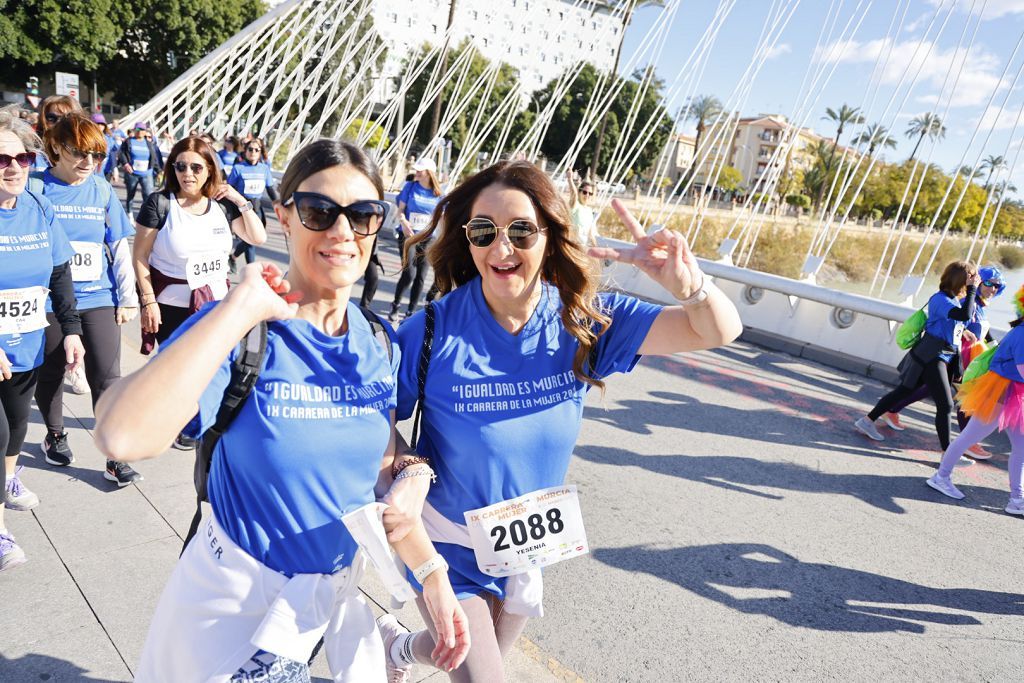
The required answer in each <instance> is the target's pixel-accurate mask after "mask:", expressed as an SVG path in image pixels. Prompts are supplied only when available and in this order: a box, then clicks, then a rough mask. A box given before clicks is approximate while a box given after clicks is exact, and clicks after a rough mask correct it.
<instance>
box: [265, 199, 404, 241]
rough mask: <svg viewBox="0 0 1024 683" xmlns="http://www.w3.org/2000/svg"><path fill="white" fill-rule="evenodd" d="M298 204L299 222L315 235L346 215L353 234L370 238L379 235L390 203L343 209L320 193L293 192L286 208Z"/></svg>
mask: <svg viewBox="0 0 1024 683" xmlns="http://www.w3.org/2000/svg"><path fill="white" fill-rule="evenodd" d="M292 204H294V205H295V212H296V213H297V214H298V215H299V222H300V223H302V224H303V225H304V226H306V227H307V228H308V229H310V230H313V231H314V232H323V231H324V230H328V229H330V227H331V226H332V225H334V224H335V223H336V222H337V220H338V216H340V215H342V214H345V218H347V219H348V224H349V225H350V226H352V232H354V233H356V234H357V235H362V236H364V237H365V236H369V235H375V234H377V231H379V230H380V228H381V226H382V225H383V224H384V219H385V218H386V217H387V215H388V203H387V202H384V201H380V200H378V199H360V200H358V201H354V202H352V203H351V204H349V205H348V206H342V205H341V204H339V203H338V202H336V201H334V200H333V199H331V198H330V197H327V196H325V195H322V194H320V193H318V192H293V193H292V196H291V197H289V198H288V201H286V202H285V203H284V204H283V206H291V205H292Z"/></svg>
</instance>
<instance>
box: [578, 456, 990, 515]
mask: <svg viewBox="0 0 1024 683" xmlns="http://www.w3.org/2000/svg"><path fill="white" fill-rule="evenodd" d="M575 454H576V455H577V456H578V457H580V458H582V459H583V460H587V461H590V462H595V463H600V464H602V465H629V466H633V467H640V468H643V469H645V470H647V471H649V472H654V473H656V474H663V475H669V476H673V477H679V478H681V479H686V480H689V481H693V482H696V483H700V484H707V485H708V486H714V487H716V488H720V489H724V490H726V491H733V492H736V493H744V494H747V495H751V496H755V497H757V498H764V499H767V500H783V499H784V498H785V496H782V495H779V494H778V493H773V492H766V491H763V490H761V489H765V488H767V489H779V490H782V491H796V492H800V493H823V494H831V495H836V496H850V497H852V498H855V499H857V500H860V501H863V502H865V503H867V504H868V505H870V506H872V507H875V508H878V509H880V510H885V511H886V512H892V513H895V514H903V513H905V512H906V510H905V509H904V508H903V506H902V505H900V504H899V502H898V501H899V500H919V501H924V502H932V503H941V504H949V505H958V506H960V507H971V508H993V509H996V510H998V511H1000V512H1001V510H1002V506H1003V505H1005V504H1006V494H1005V493H1004V492H1000V491H996V490H995V489H991V488H987V487H981V486H973V485H969V484H965V485H960V484H958V487H959V488H960V489H961V490H962V491H964V493H966V494H967V500H966V501H959V502H955V501H953V500H951V499H949V498H946V497H944V496H943V495H942V494H940V493H938V492H936V491H933V490H932V489H930V488H929V487H928V486H927V485H926V484H925V477H923V476H891V475H884V474H834V473H830V472H822V471H820V470H818V469H813V468H810V467H805V466H804V465H800V464H798V463H794V462H779V461H772V460H759V459H757V458H747V457H741V456H727V455H716V456H710V455H641V454H638V453H635V452H633V451H629V450H626V449H622V448H611V447H608V446H579V447H578V448H577V449H576V452H575ZM913 462H917V461H913Z"/></svg>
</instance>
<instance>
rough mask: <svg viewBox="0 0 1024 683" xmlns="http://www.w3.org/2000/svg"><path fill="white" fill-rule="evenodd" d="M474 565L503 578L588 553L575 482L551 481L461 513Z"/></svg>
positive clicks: (485, 572) (490, 574)
mask: <svg viewBox="0 0 1024 683" xmlns="http://www.w3.org/2000/svg"><path fill="white" fill-rule="evenodd" d="M464 514H465V517H466V526H467V528H468V529H469V536H470V539H471V540H472V542H473V553H474V554H475V555H476V564H477V567H479V568H480V571H482V572H483V573H484V574H487V575H488V576H495V577H499V578H500V577H504V576H512V575H514V574H522V573H524V572H528V571H530V570H531V569H536V568H538V567H546V566H548V565H550V564H555V563H556V562H561V561H562V560H568V559H571V558H573V557H576V556H578V555H584V554H586V553H588V552H590V548H589V546H588V545H587V533H586V531H585V530H584V529H583V513H582V512H580V499H579V496H578V495H577V494H576V487H575V486H569V485H567V486H553V487H551V488H547V489H540V490H539V491H534V492H532V493H527V494H526V495H525V496H520V497H518V498H513V499H511V500H505V501H502V502H500V503H495V504H494V505H490V506H488V507H484V508H479V509H477V510H469V511H468V512H466V513H464Z"/></svg>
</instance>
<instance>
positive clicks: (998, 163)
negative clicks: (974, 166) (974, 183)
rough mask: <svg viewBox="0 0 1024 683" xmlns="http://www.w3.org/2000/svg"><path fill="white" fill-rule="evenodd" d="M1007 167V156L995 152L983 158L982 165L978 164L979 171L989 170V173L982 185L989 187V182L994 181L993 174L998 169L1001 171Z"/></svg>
mask: <svg viewBox="0 0 1024 683" xmlns="http://www.w3.org/2000/svg"><path fill="white" fill-rule="evenodd" d="M1006 167H1007V163H1006V157H1004V156H1002V155H1000V156H996V155H995V154H989V155H988V156H987V157H985V158H984V159H982V160H981V165H980V166H978V170H979V171H985V170H987V171H988V175H987V176H986V177H985V184H984V185H982V187H984V188H985V189H986V190H987V189H988V186H989V183H991V182H992V174H993V173H995V172H996V171H1001V170H1002V169H1004V168H1006Z"/></svg>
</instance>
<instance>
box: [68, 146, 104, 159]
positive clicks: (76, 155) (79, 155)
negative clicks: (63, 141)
mask: <svg viewBox="0 0 1024 683" xmlns="http://www.w3.org/2000/svg"><path fill="white" fill-rule="evenodd" d="M64 151H65V152H67V153H68V156H70V157H71V158H72V159H74V160H75V161H82V160H83V159H86V158H88V159H89V161H92V160H93V159H95V160H96V161H99V160H100V159H102V158H103V157H105V156H107V153H106V152H83V151H82V150H80V149H78V148H77V147H71V146H70V145H64Z"/></svg>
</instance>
